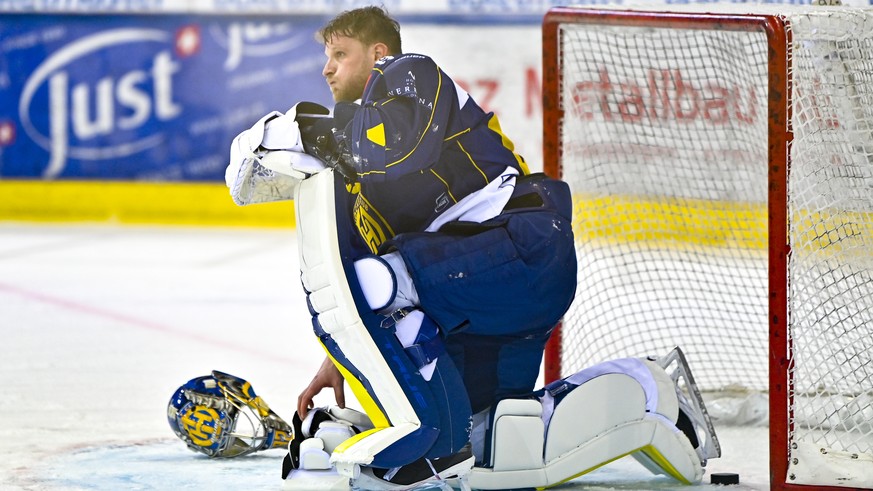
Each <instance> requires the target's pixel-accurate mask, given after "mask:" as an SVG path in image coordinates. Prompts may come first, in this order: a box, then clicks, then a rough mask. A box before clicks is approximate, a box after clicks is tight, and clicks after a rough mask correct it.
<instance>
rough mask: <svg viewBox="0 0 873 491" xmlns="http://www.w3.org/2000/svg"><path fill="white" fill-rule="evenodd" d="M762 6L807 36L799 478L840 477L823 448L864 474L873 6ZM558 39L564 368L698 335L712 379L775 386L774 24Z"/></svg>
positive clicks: (798, 102) (722, 384)
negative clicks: (568, 225)
mask: <svg viewBox="0 0 873 491" xmlns="http://www.w3.org/2000/svg"><path fill="white" fill-rule="evenodd" d="M726 7H727V8H730V7H729V6H719V10H723V9H724V8H726ZM708 8H710V9H711V8H712V7H711V6H709V7H708ZM733 8H749V7H748V6H745V7H743V6H740V7H736V6H734V7H733ZM754 8H756V10H757V11H758V12H759V13H766V14H777V13H778V14H779V18H780V19H781V21H782V23H783V24H784V26H785V28H786V35H787V37H788V39H789V43H788V44H789V45H788V46H786V51H785V53H783V54H782V55H781V56H783V57H787V59H788V67H789V73H788V74H787V76H788V80H789V81H790V90H788V87H786V94H788V95H789V97H786V100H787V104H786V111H787V114H788V117H789V118H790V119H789V125H788V126H789V130H790V131H793V140H791V144H790V146H789V149H787V150H786V151H788V152H789V166H788V169H789V171H788V175H789V177H788V183H787V186H788V201H787V203H783V204H781V206H782V210H783V211H779V210H778V207H779V206H780V205H778V204H777V208H776V209H775V210H776V211H775V213H776V215H777V216H779V215H780V214H782V213H783V212H784V215H785V216H784V217H783V220H787V222H788V227H789V228H788V237H787V244H788V246H789V247H790V253H789V255H788V274H787V277H788V284H787V285H785V287H784V290H779V289H777V290H775V293H774V294H775V295H783V296H785V297H787V301H788V329H789V334H790V339H789V340H788V342H782V345H783V346H786V348H785V349H788V347H790V349H791V351H790V357H791V358H790V359H791V363H790V368H791V369H790V389H791V390H790V391H789V394H790V397H789V398H790V399H791V401H786V402H785V403H786V404H788V403H789V402H792V404H793V405H792V406H791V407H792V413H793V419H792V421H791V422H790V423H791V426H793V429H792V431H791V433H790V435H786V445H790V446H791V449H792V450H791V452H792V457H793V459H795V460H796V461H797V462H795V463H793V464H792V465H791V466H790V469H789V472H790V474H791V476H790V477H789V478H788V479H789V481H791V482H808V481H809V480H810V479H812V480H816V479H821V475H822V471H821V468H820V467H816V468H815V469H816V470H815V472H812V473H813V474H815V476H812V477H811V476H809V475H807V474H810V473H811V471H810V470H809V467H808V465H807V464H806V462H808V461H809V460H810V459H819V458H820V457H821V456H822V455H824V456H826V457H824V458H825V459H830V458H831V457H834V456H838V457H839V458H845V459H848V461H849V463H848V464H845V463H844V462H843V461H839V465H837V467H838V468H839V470H837V471H835V472H838V473H842V474H843V477H842V478H839V477H835V478H834V479H837V480H839V479H844V480H845V475H846V474H850V475H854V474H853V473H861V474H864V472H863V471H858V470H857V469H859V468H861V467H862V466H854V464H853V462H854V463H859V464H864V465H866V466H868V467H869V468H870V469H873V364H871V357H873V12H871V11H869V10H861V9H853V8H822V7H808V6H807V7H788V6H779V7H778V9H779V11H778V12H776V11H775V10H773V9H771V10H770V11H766V10H765V11H763V12H761V9H767V8H768V7H762V6H757V7H754ZM774 8H777V7H774ZM703 24H706V23H705V22H704V23H703ZM558 39H559V46H558V56H559V66H560V67H561V68H560V72H561V73H560V76H561V79H560V85H559V91H560V93H559V96H560V108H561V110H562V111H563V113H562V117H561V123H560V130H559V135H558V139H559V145H560V149H561V156H560V159H559V160H560V162H559V167H560V171H561V173H562V177H563V178H564V179H565V180H567V181H568V182H569V183H570V185H571V188H572V190H573V194H574V198H575V210H574V212H575V233H576V240H577V255H578V259H579V270H578V276H579V284H578V289H577V296H576V300H575V302H574V304H573V306H572V307H571V309H570V311H569V312H568V314H567V315H566V316H565V318H564V323H563V330H562V335H563V340H562V350H561V351H562V353H561V366H562V372H563V373H565V374H566V373H572V372H574V371H576V370H578V369H581V368H583V367H585V366H588V365H590V364H592V363H594V362H598V361H603V360H607V359H610V358H616V357H622V356H644V355H650V354H655V355H659V354H663V353H666V352H667V351H669V349H670V348H672V347H673V346H675V345H680V346H682V348H683V350H684V351H685V352H686V354H687V356H688V359H689V362H690V363H691V367H692V369H693V370H694V375H695V378H696V380H697V382H698V383H699V385H700V386H701V389H703V390H709V391H725V390H742V391H749V392H754V393H763V392H766V391H767V390H768V385H769V376H768V363H769V362H768V360H769V356H770V353H771V352H770V349H771V340H770V330H769V326H770V321H771V319H770V316H771V314H772V313H771V312H770V310H769V296H770V285H769V281H770V279H769V275H768V265H769V261H770V259H769V257H770V256H769V255H770V251H771V249H772V248H774V247H783V248H784V247H785V244H781V245H780V244H774V243H771V240H770V239H769V238H768V215H769V214H772V213H774V211H773V210H774V209H772V208H768V206H770V205H771V204H768V196H769V189H770V187H771V186H772V185H773V184H772V183H769V182H768V176H769V167H770V161H769V153H768V152H769V144H770V139H769V138H768V135H770V133H771V131H772V128H773V125H772V124H771V121H770V118H771V117H772V116H773V114H772V113H771V111H770V109H769V108H768V98H769V92H768V91H769V86H768V83H769V78H768V77H769V74H770V72H769V70H770V65H769V60H770V57H771V56H773V53H772V52H770V50H769V48H768V36H767V32H765V30H764V29H751V30H748V29H736V28H732V27H731V28H729V27H726V26H725V25H721V24H719V22H718V21H717V19H713V20H712V21H711V22H710V23H709V25H701V24H700V23H698V24H695V25H694V27H693V28H690V27H689V26H688V25H682V24H681V23H678V22H677V23H676V24H674V25H669V24H668V25H663V24H660V25H659V26H658V27H652V26H651V25H646V24H645V23H640V22H632V23H629V24H611V23H608V22H597V21H593V22H592V21H584V22H567V23H564V24H562V25H561V26H560V28H559V34H558ZM777 56H779V55H778V54H777ZM789 139H790V137H789ZM783 242H784V241H783ZM810 453H814V454H817V455H814V456H812V457H810V456H809V454H810ZM826 464H827V463H825V464H824V465H826ZM815 465H816V466H819V465H820V464H815ZM871 475H873V470H871V471H868V475H867V476H866V479H871ZM826 479H830V478H826ZM859 482H861V481H859V480H857V479H856V480H855V481H854V485H858V483H859ZM826 483H828V484H833V483H832V482H831V481H827V482H826ZM867 484H868V485H869V486H873V479H871V481H869V482H868V483H867ZM839 485H846V484H845V482H843V483H842V484H839Z"/></svg>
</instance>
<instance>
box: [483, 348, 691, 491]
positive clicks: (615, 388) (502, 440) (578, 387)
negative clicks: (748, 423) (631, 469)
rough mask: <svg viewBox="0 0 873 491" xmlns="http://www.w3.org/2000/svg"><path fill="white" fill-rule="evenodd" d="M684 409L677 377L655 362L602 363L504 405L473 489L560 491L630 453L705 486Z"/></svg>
mask: <svg viewBox="0 0 873 491" xmlns="http://www.w3.org/2000/svg"><path fill="white" fill-rule="evenodd" d="M594 402H596V403H594ZM678 408H679V405H678V401H677V398H676V392H675V387H674V385H673V383H672V381H671V379H670V377H669V376H668V375H667V374H666V372H664V370H663V369H661V368H660V367H659V366H658V365H656V364H655V363H653V362H650V361H648V360H640V359H623V360H615V361H611V362H607V363H602V364H599V365H595V366H593V367H590V368H588V369H586V370H583V371H581V372H579V373H576V374H574V375H572V376H570V377H567V378H565V379H563V380H559V381H556V382H554V383H552V384H549V385H548V386H546V387H545V388H544V389H542V390H541V391H539V392H537V393H535V394H534V397H532V398H529V399H526V400H518V399H506V400H503V401H500V403H498V405H497V406H496V407H495V408H494V409H493V411H492V417H491V418H490V421H491V422H492V424H491V428H490V432H489V434H488V435H487V436H486V449H485V450H486V452H485V455H484V456H483V458H482V459H479V460H482V461H484V462H483V465H482V466H481V467H476V468H474V469H473V472H472V473H471V475H470V484H471V486H472V487H474V488H481V489H504V488H507V487H545V486H553V485H555V484H558V483H561V482H563V481H566V480H569V479H572V478H574V477H576V476H579V475H581V474H585V473H587V472H590V471H592V470H594V469H596V468H598V467H600V466H603V465H605V464H607V463H609V462H612V461H613V460H615V459H618V458H620V457H623V456H625V455H634V456H635V457H637V458H638V460H641V461H643V463H644V464H645V465H647V467H648V468H649V469H650V470H652V471H655V472H658V473H662V474H668V475H670V476H672V477H674V478H676V479H677V480H679V481H681V482H684V483H694V482H698V481H699V480H700V479H701V478H702V476H703V468H702V465H701V462H700V459H699V458H698V457H697V454H696V452H695V450H694V448H693V447H692V446H691V443H690V442H689V440H688V438H686V437H685V435H684V434H683V433H682V432H681V431H680V430H679V429H678V428H677V427H676V425H675V421H676V417H677V415H678V411H679V409H678ZM580 422H583V424H580ZM543 435H545V438H543ZM520 448H535V449H538V450H541V453H539V452H537V451H535V452H519V449H520Z"/></svg>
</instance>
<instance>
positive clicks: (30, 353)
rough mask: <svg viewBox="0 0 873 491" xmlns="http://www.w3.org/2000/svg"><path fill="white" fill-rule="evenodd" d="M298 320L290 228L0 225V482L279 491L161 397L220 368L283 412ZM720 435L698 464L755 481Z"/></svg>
mask: <svg viewBox="0 0 873 491" xmlns="http://www.w3.org/2000/svg"><path fill="white" fill-rule="evenodd" d="M309 322H310V321H309V314H308V311H307V309H306V305H305V301H304V298H303V291H302V289H301V287H300V282H299V272H298V265H297V248H296V240H295V234H294V232H293V231H292V230H253V229H206V228H204V229H193V228H168V227H123V226H108V225H93V226H83V225H49V226H45V225H32V224H15V223H5V224H0V380H2V382H0V388H2V397H0V417H2V424H0V488H2V489H4V490H19V489H27V490H43V489H45V490H80V489H82V490H86V489H87V490H103V489H106V490H121V489H140V490H151V489H154V490H165V489H174V490H181V489H210V490H224V489H277V490H278V489H281V488H282V481H281V479H280V469H281V461H282V452H281V451H279V450H274V451H270V452H261V453H259V454H256V455H252V456H249V457H245V458H241V459H236V460H209V459H207V458H205V457H204V456H201V455H199V454H195V453H192V452H190V451H188V450H187V449H186V448H185V446H184V444H183V443H182V442H181V441H180V440H177V439H176V437H175V436H174V435H173V434H172V432H171V430H170V428H169V426H168V425H167V421H166V416H165V410H166V404H167V401H168V400H169V398H170V396H171V394H172V393H173V391H174V390H175V389H177V388H178V387H179V386H180V385H182V384H183V383H184V382H186V381H187V380H188V379H190V378H193V377H195V376H199V375H206V374H208V373H209V372H210V371H211V370H213V369H218V370H222V371H225V372H228V373H231V374H234V375H238V376H241V377H243V378H246V379H247V380H249V381H250V382H252V385H253V387H254V388H255V390H256V391H257V393H258V394H259V395H261V396H263V397H264V398H265V400H266V401H267V402H268V403H269V404H270V406H271V407H272V408H273V409H274V410H275V411H276V412H277V413H279V414H280V415H281V416H283V417H285V418H288V419H290V417H291V415H292V414H293V411H294V407H295V405H296V398H297V395H298V393H299V392H300V391H301V390H302V389H303V388H304V387H305V386H306V384H307V383H308V382H309V380H310V378H311V376H312V374H314V372H315V369H316V368H317V367H318V365H319V364H320V362H321V359H322V357H323V352H322V351H321V348H320V347H319V345H318V343H317V342H316V340H315V338H314V336H313V335H312V333H311V328H310V323H309ZM692 368H693V367H692ZM331 397H332V396H331V394H329V393H328V392H325V393H324V394H322V395H321V396H319V399H317V400H316V403H317V404H320V405H324V404H330V403H332V402H333V401H332V400H331ZM349 397H351V394H350V392H349ZM717 429H718V430H719V437H720V439H721V441H722V448H723V452H724V458H722V459H717V460H713V461H711V462H710V466H709V467H708V469H707V474H709V473H710V472H738V473H740V479H741V483H742V484H741V485H740V486H732V487H731V488H730V489H734V490H763V489H768V485H767V482H768V479H769V478H768V475H767V440H766V429H765V428H760V427H759V428H747V427H717ZM708 480H709V478H708V476H706V477H705V478H704V481H705V482H708ZM583 488H584V489H588V490H596V491H601V490H640V489H651V490H667V489H683V490H697V489H716V487H715V486H709V485H700V486H691V487H688V486H681V485H679V484H677V483H676V482H675V481H672V480H669V479H667V478H663V477H655V476H652V475H651V474H649V473H648V472H647V471H645V470H644V469H643V468H642V467H641V466H639V465H638V464H636V463H635V462H634V461H632V460H630V459H622V460H619V461H617V462H614V463H612V464H610V465H608V466H605V467H603V468H601V469H598V470H597V471H594V472H592V473H590V474H587V475H585V476H582V477H580V478H578V479H576V480H574V481H572V482H570V483H567V484H565V485H562V486H560V487H558V488H557V489H583Z"/></svg>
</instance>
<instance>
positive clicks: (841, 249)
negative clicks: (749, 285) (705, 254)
mask: <svg viewBox="0 0 873 491" xmlns="http://www.w3.org/2000/svg"><path fill="white" fill-rule="evenodd" d="M573 202H574V203H573V213H574V219H573V230H574V234H575V238H576V242H577V244H578V243H584V244H588V243H590V244H595V245H615V244H619V243H624V244H628V243H631V244H637V245H640V246H648V247H659V248H666V249H670V250H688V249H691V248H694V247H704V248H720V249H725V250H730V249H733V250H738V251H744V252H748V253H766V251H767V250H768V249H769V224H768V209H767V204H766V203H749V202H734V201H718V200H695V199H684V198H670V197H660V198H659V199H658V200H655V199H652V197H648V198H647V197H643V196H591V195H585V194H580V193H577V194H574V195H573ZM791 217H792V218H791V224H792V228H793V231H792V232H791V234H792V237H791V239H792V241H793V242H792V244H791V247H792V252H793V253H794V254H795V255H797V254H800V253H804V254H837V253H839V254H841V257H844V258H850V257H855V256H857V257H858V258H859V259H863V256H868V255H869V243H868V241H869V239H870V237H873V212H867V211H855V210H841V209H822V210H817V211H812V210H799V211H794V212H793V213H792V215H791Z"/></svg>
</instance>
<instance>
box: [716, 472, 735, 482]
mask: <svg viewBox="0 0 873 491" xmlns="http://www.w3.org/2000/svg"><path fill="white" fill-rule="evenodd" d="M709 482H710V483H712V484H739V483H740V475H739V474H736V473H734V472H717V473H715V474H712V475H711V476H710V477H709Z"/></svg>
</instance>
